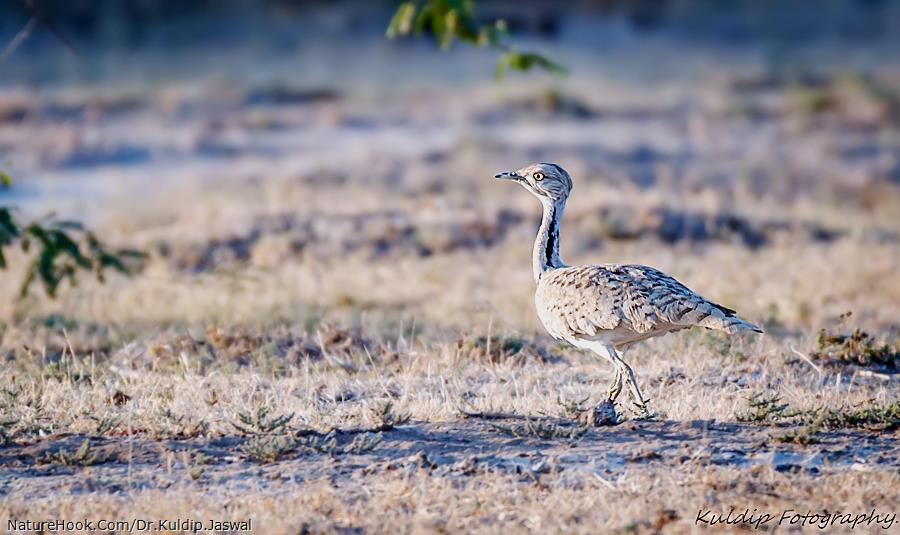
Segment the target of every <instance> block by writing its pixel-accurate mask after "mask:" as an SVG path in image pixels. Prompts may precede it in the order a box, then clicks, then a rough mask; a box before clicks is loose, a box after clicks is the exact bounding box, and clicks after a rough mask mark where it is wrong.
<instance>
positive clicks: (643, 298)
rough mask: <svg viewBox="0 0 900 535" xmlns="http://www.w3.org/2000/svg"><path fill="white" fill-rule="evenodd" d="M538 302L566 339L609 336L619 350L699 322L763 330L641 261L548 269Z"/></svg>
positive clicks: (547, 322)
mask: <svg viewBox="0 0 900 535" xmlns="http://www.w3.org/2000/svg"><path fill="white" fill-rule="evenodd" d="M535 303H536V305H537V308H538V315H539V317H540V319H541V323H543V324H544V327H545V328H546V329H547V331H548V332H549V333H550V334H551V335H552V336H553V337H554V338H559V339H561V340H572V339H578V338H588V339H604V340H606V341H609V342H610V343H612V345H613V346H614V347H615V348H617V349H620V348H623V347H626V346H627V345H629V344H632V343H634V342H637V341H640V340H644V339H646V338H649V337H651V336H656V335H659V334H664V333H667V332H671V331H677V330H681V329H687V328H689V327H693V326H695V325H696V326H700V327H707V328H710V329H718V330H722V331H725V332H728V333H735V332H738V331H740V330H743V329H751V330H756V331H759V329H758V328H757V327H756V326H754V325H751V324H749V323H747V322H746V321H744V320H742V319H741V318H739V317H737V316H735V313H734V310H731V309H729V308H725V307H723V306H721V305H717V304H715V303H713V302H710V301H708V300H706V299H704V298H702V297H700V296H699V295H697V294H696V293H694V292H693V291H691V290H690V289H688V288H687V287H686V286H684V285H683V284H681V283H680V282H678V281H677V280H675V279H673V278H672V277H670V276H668V275H666V274H665V273H663V272H661V271H659V270H656V269H653V268H651V267H647V266H641V265H636V264H603V265H594V266H575V267H565V268H558V269H553V270H550V271H548V272H547V273H546V274H545V275H544V276H543V277H541V280H540V281H539V282H538V287H537V292H536V294H535Z"/></svg>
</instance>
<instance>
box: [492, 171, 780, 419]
mask: <svg viewBox="0 0 900 535" xmlns="http://www.w3.org/2000/svg"><path fill="white" fill-rule="evenodd" d="M494 178H495V179H503V180H509V181H512V182H516V183H517V184H519V185H521V186H522V187H524V188H525V189H526V190H528V191H529V192H530V193H531V194H532V195H534V196H535V197H537V198H538V200H539V201H540V202H541V205H542V207H543V216H542V218H541V224H540V227H539V228H538V233H537V237H536V238H535V240H534V250H533V253H532V271H533V274H534V282H535V284H536V285H537V287H536V290H535V293H534V302H535V308H536V309H537V315H538V318H539V319H540V321H541V324H542V325H543V326H544V328H545V329H546V330H547V332H548V333H549V334H550V335H551V336H552V337H554V338H555V339H557V340H562V341H565V342H568V343H569V344H571V345H573V346H575V347H576V348H579V349H583V350H588V351H592V352H594V353H596V354H597V355H599V356H600V357H602V358H603V359H605V360H607V361H609V362H610V363H612V365H613V367H614V372H615V373H614V376H613V380H612V383H611V384H610V386H609V389H608V390H607V392H606V398H605V400H604V402H603V403H601V405H600V406H598V408H597V410H600V408H601V406H604V405H605V406H606V407H607V408H608V407H613V414H615V413H614V407H615V402H616V400H617V399H618V397H619V395H620V394H621V392H622V388H623V383H624V384H625V385H627V386H628V389H629V391H630V393H631V397H632V399H633V403H634V408H635V411H636V412H637V413H638V415H639V416H640V417H644V418H651V417H652V414H651V413H650V410H649V408H648V405H647V401H648V400H646V399H645V398H644V397H643V395H642V394H641V391H640V388H639V387H638V383H637V379H636V378H635V374H634V371H633V370H632V369H631V366H629V365H628V364H627V363H626V362H625V361H624V360H623V359H622V356H621V354H620V352H622V351H623V350H624V349H626V348H627V347H629V346H631V345H632V344H634V343H636V342H640V341H642V340H646V339H648V338H653V337H656V336H661V335H664V334H667V333H670V332H673V331H679V330H682V329H688V328H691V327H694V326H699V327H706V328H708V329H715V330H719V331H724V332H726V333H728V334H735V333H738V332H741V331H753V332H757V333H761V332H763V331H762V329H760V328H759V327H758V326H756V325H754V324H752V323H750V322H748V321H746V320H744V319H742V318H740V317H738V316H737V313H736V311H734V310H732V309H730V308H727V307H724V306H722V305H719V304H716V303H714V302H712V301H710V300H709V299H706V298H704V297H702V296H700V295H699V294H697V293H696V292H694V291H693V290H691V289H689V288H688V287H687V286H685V285H684V284H682V283H680V282H678V281H677V280H675V279H674V278H673V277H671V276H669V275H666V274H665V273H663V272H662V271H659V270H657V269H654V268H652V267H648V266H644V265H640V264H592V265H581V266H569V265H567V264H566V263H565V262H563V260H562V258H561V257H560V255H559V236H560V221H561V220H562V216H563V211H564V210H565V207H566V201H567V200H568V198H569V194H570V193H571V192H572V187H573V184H572V178H571V176H569V173H568V172H567V171H566V170H565V169H563V168H562V167H560V166H559V165H557V164H553V163H535V164H531V165H528V166H526V167H523V168H521V169H518V170H516V171H505V172H501V173H497V174H496V175H494Z"/></svg>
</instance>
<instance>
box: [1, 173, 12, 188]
mask: <svg viewBox="0 0 900 535" xmlns="http://www.w3.org/2000/svg"><path fill="white" fill-rule="evenodd" d="M0 186H3V187H4V188H8V187H10V186H12V177H11V176H9V173H7V172H6V171H0Z"/></svg>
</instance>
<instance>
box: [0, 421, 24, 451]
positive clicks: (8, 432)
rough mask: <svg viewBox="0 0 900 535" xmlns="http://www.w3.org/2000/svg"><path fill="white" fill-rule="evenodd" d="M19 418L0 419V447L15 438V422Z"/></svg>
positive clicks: (16, 422)
mask: <svg viewBox="0 0 900 535" xmlns="http://www.w3.org/2000/svg"><path fill="white" fill-rule="evenodd" d="M18 423H19V420H17V419H15V418H9V419H4V420H0V447H2V446H6V445H8V444H10V443H11V442H12V441H13V440H15V438H16V429H15V427H16V424H18Z"/></svg>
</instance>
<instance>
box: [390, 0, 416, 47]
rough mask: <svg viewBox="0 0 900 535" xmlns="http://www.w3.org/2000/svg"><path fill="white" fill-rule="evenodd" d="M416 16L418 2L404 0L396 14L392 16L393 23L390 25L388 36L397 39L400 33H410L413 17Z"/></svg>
mask: <svg viewBox="0 0 900 535" xmlns="http://www.w3.org/2000/svg"><path fill="white" fill-rule="evenodd" d="M415 16H416V4H415V3H413V2H404V3H402V4H400V7H398V8H397V11H396V12H395V13H394V16H393V17H391V23H390V24H389V25H388V29H387V38H388V39H395V38H396V37H397V36H400V35H409V33H410V32H411V31H412V24H413V18H414V17H415Z"/></svg>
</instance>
